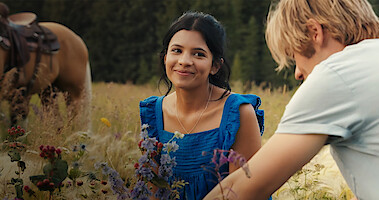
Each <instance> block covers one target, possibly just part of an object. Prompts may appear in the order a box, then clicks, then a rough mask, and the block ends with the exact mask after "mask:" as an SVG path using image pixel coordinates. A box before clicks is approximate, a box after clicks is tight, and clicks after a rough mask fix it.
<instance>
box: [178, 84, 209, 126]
mask: <svg viewBox="0 0 379 200" xmlns="http://www.w3.org/2000/svg"><path fill="white" fill-rule="evenodd" d="M212 91H213V85H212V87H211V92H210V93H209V97H208V101H207V104H206V105H205V108H204V110H203V111H202V112H201V114H200V116H199V118H198V119H197V121H196V123H195V125H194V126H193V127H192V128H191V130H190V131H187V129H186V128H184V126H183V124H182V122H181V121H180V119H179V116H178V104H176V106H175V111H176V112H175V114H176V119H177V120H178V122H179V124H180V126H181V127H182V129H183V130H184V131H185V132H186V133H187V134H190V133H191V132H192V131H193V130H194V129H195V128H196V126H197V124H198V123H199V121H200V119H201V117H202V116H203V114H204V112H205V110H207V108H208V105H209V101H210V100H211V96H212Z"/></svg>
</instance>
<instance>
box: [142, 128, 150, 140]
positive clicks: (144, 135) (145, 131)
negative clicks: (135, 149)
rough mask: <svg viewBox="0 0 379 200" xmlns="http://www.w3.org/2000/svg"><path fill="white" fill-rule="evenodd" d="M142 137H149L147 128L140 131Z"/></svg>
mask: <svg viewBox="0 0 379 200" xmlns="http://www.w3.org/2000/svg"><path fill="white" fill-rule="evenodd" d="M140 137H141V138H142V139H145V138H148V137H149V135H148V132H147V130H142V131H141V133H140Z"/></svg>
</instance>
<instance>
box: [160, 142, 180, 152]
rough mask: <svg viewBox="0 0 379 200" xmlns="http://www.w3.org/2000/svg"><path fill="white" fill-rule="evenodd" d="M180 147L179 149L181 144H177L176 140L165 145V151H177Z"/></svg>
mask: <svg viewBox="0 0 379 200" xmlns="http://www.w3.org/2000/svg"><path fill="white" fill-rule="evenodd" d="M178 149H179V145H177V144H176V141H173V142H171V143H167V144H164V145H163V151H166V152H167V153H170V152H175V151H176V150H178Z"/></svg>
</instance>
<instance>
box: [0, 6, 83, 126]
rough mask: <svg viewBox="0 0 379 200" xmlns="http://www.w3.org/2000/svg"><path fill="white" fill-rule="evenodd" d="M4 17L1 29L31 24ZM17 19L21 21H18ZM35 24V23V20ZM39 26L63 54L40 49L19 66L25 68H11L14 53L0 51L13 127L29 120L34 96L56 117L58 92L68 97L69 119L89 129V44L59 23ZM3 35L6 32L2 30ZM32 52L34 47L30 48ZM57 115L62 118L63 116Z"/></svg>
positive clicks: (3, 95)
mask: <svg viewBox="0 0 379 200" xmlns="http://www.w3.org/2000/svg"><path fill="white" fill-rule="evenodd" d="M1 10H2V9H1V6H0V11H1ZM0 14H1V13H0ZM2 15H3V16H1V19H2V20H0V29H4V28H5V29H8V30H10V28H13V27H9V24H10V22H11V23H14V24H16V23H18V24H19V25H21V26H28V24H29V23H31V22H29V21H28V20H30V18H28V16H27V17H26V19H25V20H24V21H22V20H23V19H22V17H21V20H20V21H18V22H12V21H11V20H10V19H11V16H9V18H7V16H4V15H7V12H6V11H5V12H3V14H2ZM15 19H16V20H17V17H16V18H15ZM31 21H34V20H33V19H31ZM23 23H25V24H23ZM38 25H39V26H40V27H45V28H47V29H44V30H50V31H51V32H52V33H54V34H55V36H56V38H57V42H58V43H59V50H56V51H55V52H50V53H46V52H42V51H38V47H37V50H35V51H30V53H28V54H29V56H27V57H28V59H27V60H26V61H25V62H24V63H22V62H18V63H22V66H20V65H18V66H9V65H10V64H9V63H11V62H10V61H11V60H10V59H14V58H11V57H12V56H11V51H10V50H9V49H7V48H2V47H0V77H1V79H0V81H1V82H0V92H1V93H0V100H1V99H6V100H8V101H9V102H10V120H11V123H12V125H15V124H16V123H19V122H18V121H20V119H22V120H24V119H26V117H27V115H28V113H29V101H30V99H31V95H33V94H39V96H40V99H41V102H42V105H43V110H45V111H53V112H54V113H56V112H57V111H58V110H59V109H58V104H57V103H56V101H55V100H54V98H55V97H56V95H55V91H60V92H65V93H66V94H67V96H66V97H67V98H65V99H66V104H67V106H68V109H67V110H68V113H69V114H71V116H70V118H69V119H71V120H72V121H76V122H78V123H76V124H81V125H83V122H85V123H86V125H89V120H88V117H89V116H90V115H89V112H90V111H89V110H90V101H91V73H90V65H89V60H88V50H87V47H86V45H85V43H84V42H83V40H82V39H81V38H80V37H79V36H78V35H76V34H75V33H74V32H73V31H71V30H70V29H68V28H67V27H65V26H63V25H60V24H58V23H53V22H44V23H38ZM0 32H6V31H5V30H0ZM3 38H4V36H3ZM37 45H38V44H37ZM14 48H15V47H13V48H10V49H11V50H12V49H14ZM28 49H31V47H30V46H29V48H28ZM13 57H14V56H13ZM18 57H19V58H20V56H18ZM19 60H20V59H19ZM9 67H11V68H10V69H8V70H7V71H6V72H5V69H6V68H9ZM54 102H55V103H54ZM56 114H57V115H59V113H56ZM78 114H80V115H81V116H80V115H78ZM83 117H86V118H87V119H84V118H83ZM78 120H79V121H78ZM80 120H85V121H80ZM83 128H89V127H88V126H87V127H83Z"/></svg>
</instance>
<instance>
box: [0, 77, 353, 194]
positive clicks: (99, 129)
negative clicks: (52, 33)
mask: <svg viewBox="0 0 379 200" xmlns="http://www.w3.org/2000/svg"><path fill="white" fill-rule="evenodd" d="M92 89H93V94H92V95H93V96H92V115H91V119H92V130H91V131H90V132H73V131H72V130H71V129H72V127H71V126H70V122H69V121H70V120H69V119H67V117H65V115H64V112H65V107H64V106H63V103H61V104H62V106H61V107H60V110H61V111H62V119H61V122H63V124H64V127H63V129H61V130H59V131H58V130H57V127H56V124H55V122H56V119H54V116H48V117H46V116H44V115H43V114H41V111H40V110H41V109H40V103H39V99H38V97H37V96H33V98H32V101H31V111H30V114H29V118H28V125H27V127H24V128H25V130H26V132H27V133H28V135H27V136H26V137H25V138H24V139H23V143H25V144H26V148H25V150H24V151H22V153H21V159H22V161H24V162H25V164H26V169H25V171H24V172H23V173H22V174H19V175H17V174H16V173H15V171H17V170H19V168H18V167H17V164H16V162H11V161H10V158H9V156H8V155H7V152H8V151H7V150H6V149H4V148H2V150H1V152H0V163H1V165H0V198H2V199H7V198H9V199H11V198H12V199H13V198H14V197H15V196H16V194H15V187H14V185H12V184H9V183H10V182H11V180H12V178H17V177H18V178H20V179H22V180H23V184H24V185H28V186H29V187H30V188H32V189H33V190H34V191H35V192H36V193H35V194H34V195H32V196H29V195H28V194H26V192H25V191H24V193H25V194H24V198H25V199H48V198H49V193H48V192H38V191H37V187H35V186H34V185H33V184H32V183H31V182H30V180H29V176H31V175H37V174H42V168H43V166H44V165H45V164H46V160H44V159H42V158H41V157H40V156H39V153H40V150H39V146H40V145H45V146H46V145H50V146H55V147H56V148H60V149H62V151H63V152H62V157H63V159H64V160H66V161H67V162H68V167H69V169H72V168H73V167H74V166H75V167H78V168H79V169H80V172H81V176H80V177H79V178H77V179H76V180H75V182H76V183H78V182H83V185H80V186H78V184H75V183H72V181H71V183H70V180H68V178H67V179H66V180H65V181H64V182H63V183H64V187H62V190H61V191H58V190H56V191H54V195H53V198H54V199H115V197H116V196H115V195H113V194H112V192H111V191H110V188H109V187H110V186H109V184H108V185H102V184H100V183H99V181H94V180H91V179H89V178H88V174H95V175H96V177H97V179H98V180H102V179H104V178H105V177H102V175H101V173H100V172H99V171H98V170H96V169H95V168H94V164H95V163H97V162H107V163H108V165H109V166H110V167H112V168H114V169H115V170H116V171H117V172H118V173H119V174H120V177H121V178H122V179H123V180H124V181H125V182H126V184H127V185H133V184H134V183H135V178H134V163H135V162H136V161H137V160H138V158H139V156H140V152H139V150H138V147H137V143H138V141H139V131H140V121H139V109H138V104H139V101H140V100H143V99H145V98H147V97H149V96H152V95H158V96H159V95H161V94H160V93H159V91H158V90H157V89H156V87H155V86H151V85H144V86H136V85H131V84H124V85H122V84H114V83H94V84H93V87H92ZM232 89H233V91H234V92H237V93H244V92H243V91H244V90H246V89H244V88H243V86H242V84H240V83H235V84H234V85H233V86H232ZM245 93H254V94H257V95H258V96H260V97H261V98H262V106H261V108H262V109H264V110H265V133H264V135H263V138H262V141H263V143H265V142H266V141H267V140H268V139H269V138H270V137H271V136H272V134H273V133H274V131H275V129H276V125H277V124H278V122H279V120H280V117H281V115H282V113H283V111H284V108H285V105H286V104H287V103H288V101H289V99H290V98H291V95H292V94H293V91H284V92H283V90H274V91H272V90H264V89H261V88H259V87H253V88H252V89H249V90H248V91H247V92H245ZM61 99H62V98H61ZM7 106H8V105H7V103H6V102H2V103H1V107H0V108H1V109H0V110H1V111H3V112H4V114H5V115H4V116H1V118H0V127H1V130H0V134H1V136H2V140H4V138H5V136H6V134H7V129H8V124H9V123H8V117H7V112H6V110H7ZM101 118H105V119H107V120H108V121H109V122H110V124H108V125H106V124H105V123H103V122H102V121H101V120H100V119H101ZM103 120H104V119H103ZM77 147H80V148H82V149H81V150H80V151H75V148H77ZM328 148H329V147H328V146H326V147H325V148H324V149H323V150H322V151H321V152H320V153H319V154H318V155H317V156H316V157H315V158H314V159H313V160H312V161H311V162H310V163H309V164H308V165H306V166H304V168H303V169H302V170H301V171H299V172H298V173H297V174H295V175H294V176H293V177H292V178H291V179H290V180H289V181H288V182H287V183H285V184H284V185H283V186H282V188H280V189H279V190H278V191H277V192H276V193H275V194H274V195H273V198H274V199H351V198H352V197H353V195H352V193H351V191H350V190H349V188H348V187H347V185H346V183H345V182H344V180H343V178H342V176H341V174H340V173H339V171H338V169H337V167H336V165H335V163H334V161H333V160H332V158H331V156H330V154H329V150H328ZM70 184H73V186H70ZM104 193H105V194H104Z"/></svg>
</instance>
